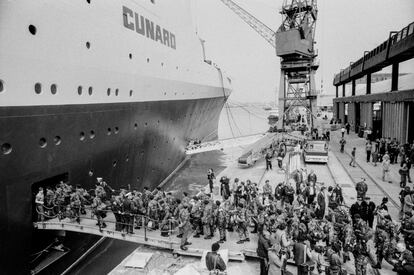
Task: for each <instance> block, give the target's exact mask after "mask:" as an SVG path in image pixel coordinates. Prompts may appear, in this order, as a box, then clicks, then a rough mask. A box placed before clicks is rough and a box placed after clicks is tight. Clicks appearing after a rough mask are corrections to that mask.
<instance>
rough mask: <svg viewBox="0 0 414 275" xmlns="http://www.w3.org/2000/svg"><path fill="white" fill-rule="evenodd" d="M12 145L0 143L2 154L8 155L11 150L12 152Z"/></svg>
mask: <svg viewBox="0 0 414 275" xmlns="http://www.w3.org/2000/svg"><path fill="white" fill-rule="evenodd" d="M12 150H13V149H12V146H11V144H10V143H7V142H6V143H3V144H2V145H1V152H2V153H3V155H8V154H10V153H11V152H12Z"/></svg>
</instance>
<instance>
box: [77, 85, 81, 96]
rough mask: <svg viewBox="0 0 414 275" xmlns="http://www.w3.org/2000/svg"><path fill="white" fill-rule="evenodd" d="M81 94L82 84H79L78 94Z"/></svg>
mask: <svg viewBox="0 0 414 275" xmlns="http://www.w3.org/2000/svg"><path fill="white" fill-rule="evenodd" d="M81 94H82V86H79V87H78V95H81Z"/></svg>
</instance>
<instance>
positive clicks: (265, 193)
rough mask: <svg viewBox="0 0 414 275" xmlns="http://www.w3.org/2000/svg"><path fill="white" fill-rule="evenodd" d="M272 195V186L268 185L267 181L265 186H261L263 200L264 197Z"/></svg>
mask: <svg viewBox="0 0 414 275" xmlns="http://www.w3.org/2000/svg"><path fill="white" fill-rule="evenodd" d="M271 194H272V186H271V185H270V183H269V180H266V181H265V184H264V185H263V200H264V198H265V197H266V196H268V195H271Z"/></svg>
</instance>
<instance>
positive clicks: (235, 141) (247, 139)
mask: <svg viewBox="0 0 414 275" xmlns="http://www.w3.org/2000/svg"><path fill="white" fill-rule="evenodd" d="M264 135H265V134H254V135H248V136H241V137H235V138H228V139H221V140H215V141H208V142H203V143H200V144H194V145H189V146H187V148H186V151H185V153H186V154H187V155H193V154H198V153H203V152H208V151H215V150H222V149H225V148H231V147H237V146H245V145H249V144H252V143H254V142H256V141H257V140H259V139H260V138H262V137H263V136H264Z"/></svg>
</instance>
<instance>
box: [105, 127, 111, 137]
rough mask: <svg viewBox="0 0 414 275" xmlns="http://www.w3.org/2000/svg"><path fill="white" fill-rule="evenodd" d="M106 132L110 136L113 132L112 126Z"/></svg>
mask: <svg viewBox="0 0 414 275" xmlns="http://www.w3.org/2000/svg"><path fill="white" fill-rule="evenodd" d="M106 134H107V135H108V136H110V135H111V134H112V129H111V128H108V131H107V132H106Z"/></svg>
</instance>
